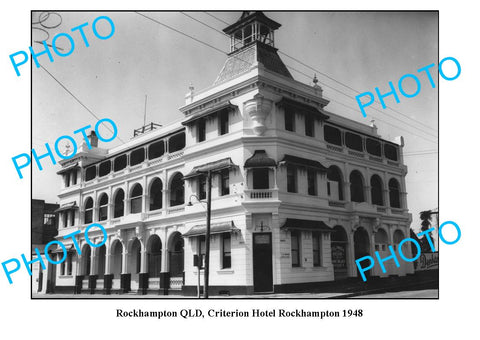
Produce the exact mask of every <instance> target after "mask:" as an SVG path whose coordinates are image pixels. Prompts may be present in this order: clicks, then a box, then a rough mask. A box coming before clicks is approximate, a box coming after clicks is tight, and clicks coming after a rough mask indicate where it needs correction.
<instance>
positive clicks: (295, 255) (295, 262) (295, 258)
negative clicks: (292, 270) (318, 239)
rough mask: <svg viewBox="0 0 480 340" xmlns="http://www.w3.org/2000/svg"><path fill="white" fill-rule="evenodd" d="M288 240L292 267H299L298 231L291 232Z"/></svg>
mask: <svg viewBox="0 0 480 340" xmlns="http://www.w3.org/2000/svg"><path fill="white" fill-rule="evenodd" d="M290 239H291V247H292V267H300V232H299V231H298V230H292V232H291V236H290Z"/></svg>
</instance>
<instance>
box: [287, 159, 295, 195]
mask: <svg viewBox="0 0 480 340" xmlns="http://www.w3.org/2000/svg"><path fill="white" fill-rule="evenodd" d="M287 191H288V192H297V169H295V167H294V166H292V165H287Z"/></svg>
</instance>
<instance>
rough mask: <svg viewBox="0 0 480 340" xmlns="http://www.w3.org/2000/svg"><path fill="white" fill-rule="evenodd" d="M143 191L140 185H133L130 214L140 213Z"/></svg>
mask: <svg viewBox="0 0 480 340" xmlns="http://www.w3.org/2000/svg"><path fill="white" fill-rule="evenodd" d="M142 195H143V189H142V186H141V185H140V184H138V183H137V184H135V186H134V187H133V189H132V191H131V195H130V213H131V214H137V213H140V212H142Z"/></svg>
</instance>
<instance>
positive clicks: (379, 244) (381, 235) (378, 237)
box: [375, 228, 388, 251]
mask: <svg viewBox="0 0 480 340" xmlns="http://www.w3.org/2000/svg"><path fill="white" fill-rule="evenodd" d="M387 245H388V236H387V233H386V232H385V230H383V229H382V228H380V229H378V231H377V232H376V233H375V250H377V251H386V250H387Z"/></svg>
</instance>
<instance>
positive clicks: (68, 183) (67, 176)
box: [65, 172, 70, 188]
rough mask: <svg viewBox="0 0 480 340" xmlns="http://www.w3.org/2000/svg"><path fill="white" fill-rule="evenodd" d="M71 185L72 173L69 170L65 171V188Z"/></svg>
mask: <svg viewBox="0 0 480 340" xmlns="http://www.w3.org/2000/svg"><path fill="white" fill-rule="evenodd" d="M69 186H70V173H69V172H67V173H65V188H68V187H69Z"/></svg>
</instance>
